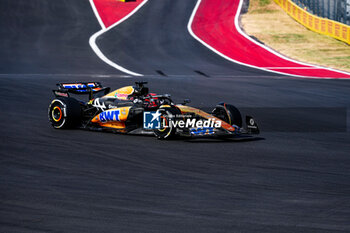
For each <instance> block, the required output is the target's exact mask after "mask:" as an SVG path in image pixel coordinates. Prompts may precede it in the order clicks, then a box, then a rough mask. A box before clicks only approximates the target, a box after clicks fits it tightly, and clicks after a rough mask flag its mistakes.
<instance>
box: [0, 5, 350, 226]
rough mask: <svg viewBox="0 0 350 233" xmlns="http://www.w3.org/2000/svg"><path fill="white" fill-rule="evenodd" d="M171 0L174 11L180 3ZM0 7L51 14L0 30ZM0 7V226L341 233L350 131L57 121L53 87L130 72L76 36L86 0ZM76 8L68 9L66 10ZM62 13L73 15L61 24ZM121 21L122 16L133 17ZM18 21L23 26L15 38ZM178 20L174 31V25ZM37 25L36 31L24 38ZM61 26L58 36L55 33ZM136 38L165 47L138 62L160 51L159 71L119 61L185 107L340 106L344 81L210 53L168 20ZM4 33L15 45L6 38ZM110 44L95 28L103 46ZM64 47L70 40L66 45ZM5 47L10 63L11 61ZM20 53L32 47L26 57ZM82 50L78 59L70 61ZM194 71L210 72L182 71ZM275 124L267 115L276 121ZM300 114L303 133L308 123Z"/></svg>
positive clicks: (87, 13)
mask: <svg viewBox="0 0 350 233" xmlns="http://www.w3.org/2000/svg"><path fill="white" fill-rule="evenodd" d="M158 2H160V1H158ZM172 2H173V3H174V8H172V9H174V10H175V8H176V7H175V5H176V4H177V1H172ZM182 2H185V1H182ZM188 2H191V1H188ZM192 3H193V4H194V1H192ZM38 4H39V5H38ZM85 4H86V5H85ZM4 6H11V7H15V8H14V9H18V10H19V11H21V12H26V14H25V16H26V17H27V18H28V19H31V18H32V17H34V18H35V17H36V16H37V14H38V11H39V9H40V12H47V13H45V14H42V15H41V18H40V19H51V20H49V21H44V20H39V19H37V20H38V21H37V23H36V24H35V25H31V24H29V23H24V22H26V20H24V19H23V21H22V20H20V21H21V22H22V23H23V24H19V23H18V24H17V23H15V24H16V25H18V27H17V28H16V29H13V30H12V29H11V28H10V27H8V28H6V27H5V28H4V25H6V22H4V20H5V21H6V20H8V21H9V22H8V23H11V22H13V21H10V18H9V19H7V18H6V17H3V15H4V14H7V15H10V14H8V11H10V10H9V9H8V8H6V7H4ZM29 6H31V8H30V7H29ZM39 6H40V7H39ZM28 7H29V8H28ZM23 8H26V9H23ZM187 8H191V9H192V6H191V4H189V3H188V4H187V1H186V3H184V4H183V9H182V11H181V12H183V15H182V13H181V12H180V11H179V15H177V18H176V19H175V21H176V20H179V21H181V20H183V21H186V20H187V17H188V13H189V12H190V10H191V9H187ZM0 9H1V14H0V15H1V17H2V20H1V21H0V22H1V46H2V47H1V61H2V62H4V63H2V64H1V68H0V69H1V73H2V74H1V75H0V76H1V77H0V106H1V110H2V113H1V114H0V129H1V140H0V155H1V157H0V158H1V160H0V161H1V162H0V232H6V233H10V232H293V233H294V232H317V233H319V232H322V233H323V232H332V233H333V232H349V231H350V224H349V221H348V220H349V218H350V159H349V154H350V146H349V145H350V135H349V132H348V129H347V130H346V129H344V131H345V132H341V131H339V132H317V131H316V132H277V131H273V130H265V131H264V128H265V129H266V124H265V123H264V122H265V121H264V119H263V118H258V119H257V120H258V121H259V123H260V125H261V128H262V130H263V133H262V134H261V137H263V138H264V140H257V141H247V142H234V141H218V140H190V141H188V140H173V141H159V140H156V139H155V138H153V137H144V136H127V135H118V134H110V133H99V132H90V131H80V130H54V129H52V128H51V127H50V126H49V124H48V120H47V116H46V114H47V106H48V104H49V103H50V99H52V93H51V91H50V90H51V89H52V88H54V86H55V83H57V82H59V81H73V80H86V79H88V80H92V79H94V80H96V81H101V82H102V83H103V84H104V85H106V86H111V87H112V88H118V87H120V86H124V85H129V84H130V83H132V82H134V81H135V80H140V78H137V79H136V78H132V77H124V76H121V75H120V74H118V71H114V70H111V68H109V67H108V66H107V65H105V64H104V63H102V62H100V61H99V60H98V58H97V57H96V58H95V57H94V56H93V53H92V51H91V49H90V47H89V46H88V43H87V41H88V38H89V36H90V35H89V33H90V32H91V34H92V33H94V32H95V30H96V31H97V30H99V27H98V24H97V21H96V19H95V18H94V15H93V12H92V11H91V9H89V3H88V1H86V2H84V1H80V0H75V1H73V0H71V1H69V4H68V1H46V2H42V1H30V3H29V1H16V3H15V2H14V1H12V0H11V1H10V0H7V1H4V0H2V1H1V2H0ZM52 9H55V10H54V11H53V10H52ZM78 9H81V10H78ZM157 10H158V11H155V12H154V13H155V14H153V17H159V18H163V17H166V15H162V14H161V13H159V12H162V11H161V10H162V8H161V5H160V6H159V9H157ZM53 12H55V13H54V14H53ZM67 12H70V13H67ZM73 12H74V13H76V14H78V15H79V17H78V16H77V17H73V15H74V14H73ZM157 12H158V13H157ZM156 13H157V14H156ZM180 13H181V14H180ZM66 14H68V15H71V16H72V17H71V18H70V17H66V18H65V20H59V19H62V16H66ZM11 15H12V14H11ZM13 15H15V16H17V17H15V18H13V19H11V20H15V19H18V20H19V19H20V18H21V17H22V14H13ZM20 16H21V17H20ZM135 16H136V15H135ZM180 16H181V17H180ZM182 17H184V18H186V19H182ZM69 20H71V21H72V24H70V23H68V21H69ZM130 20H131V22H129V21H128V24H129V23H132V22H133V20H132V18H130ZM76 21H80V23H79V24H78V25H77V24H75V23H74V22H76ZM34 22H35V21H34ZM130 25H131V24H130ZM179 25H181V24H179ZM51 27H52V28H55V29H59V28H60V29H63V28H65V29H67V30H68V31H69V32H70V33H73V32H74V33H77V34H76V35H79V36H78V37H70V36H69V34H65V33H63V31H62V30H61V31H60V32H59V33H58V32H57V31H56V30H49V28H51ZM24 30H27V31H26V32H27V33H26V34H21V33H22V32H23V31H24ZM124 30H126V31H132V30H133V29H131V28H128V27H126V26H125V28H124V29H123V30H122V31H121V32H120V33H121V34H122V35H124V34H127V33H128V32H126V31H124ZM177 30H178V32H179V33H175V34H172V33H174V31H177ZM77 31H78V32H79V33H82V34H79V33H78V32H77ZM181 32H182V31H181ZM38 33H39V34H41V36H40V38H42V40H39V39H38V38H37V37H35V36H37V34H38ZM62 33H63V34H64V35H65V36H59V35H60V34H62ZM74 33H73V34H74ZM111 33H116V34H115V35H117V34H118V33H117V32H114V31H113V32H111ZM169 33H170V34H172V35H171V36H177V37H178V38H177V40H176V41H182V42H181V43H183V44H184V45H187V46H188V47H187V48H186V50H182V52H181V51H176V50H175V49H174V48H172V49H170V48H169V50H168V47H167V46H165V45H163V43H162V40H161V38H162V37H165V38H170V37H171V36H170V35H168V34H169ZM16 34H19V35H18V36H15V35H16ZM46 34H47V35H46ZM11 36H14V37H11ZM85 36H86V37H85ZM109 36H110V35H107V36H106V37H109ZM111 38H112V37H111ZM136 39H137V40H139V41H141V42H142V41H143V42H142V43H144V45H147V46H149V47H150V49H149V50H146V51H145V52H152V50H151V47H152V46H155V48H156V50H157V48H160V47H162V46H165V47H166V48H167V49H166V50H164V54H166V53H167V52H171V51H173V53H170V54H169V56H168V57H167V56H166V55H164V56H163V57H162V58H163V59H159V60H158V58H156V56H155V57H151V58H150V60H151V61H152V62H150V63H146V64H156V61H159V62H160V65H159V67H152V66H151V65H145V66H144V67H143V66H141V65H140V63H141V62H140V61H139V60H138V59H140V60H143V59H144V57H145V56H146V54H137V51H138V48H139V47H138V48H135V49H134V52H135V53H136V54H134V55H133V56H137V57H134V59H131V57H130V58H129V57H128V56H127V55H123V56H124V57H125V61H127V63H128V64H130V66H132V67H134V68H140V69H143V70H144V71H147V72H149V73H150V74H152V72H153V71H154V70H155V69H161V70H163V71H164V72H165V73H169V74H172V75H171V76H167V77H165V76H161V75H158V76H156V75H155V76H146V77H144V78H143V79H144V80H146V81H149V86H150V88H151V90H153V91H154V92H156V93H171V94H172V96H173V97H174V99H178V100H181V99H183V98H191V99H192V103H191V105H193V106H197V107H208V106H213V105H215V104H216V103H217V102H220V101H222V100H225V101H228V102H230V103H233V104H236V105H237V106H238V107H242V108H248V107H251V108H261V107H279V108H281V107H284V108H286V107H306V108H308V107H343V108H348V107H349V106H350V98H349V88H350V83H349V82H348V81H346V80H312V79H297V78H289V77H282V76H270V74H266V73H263V74H262V73H260V71H253V70H246V68H244V67H237V66H236V65H234V64H230V63H227V62H226V61H222V62H221V63H220V60H219V59H218V58H216V57H215V56H214V55H213V54H211V53H210V52H209V51H206V50H205V48H203V50H202V49H201V47H200V45H199V44H197V43H196V41H193V39H191V38H190V37H188V35H187V34H183V35H182V34H180V29H177V28H173V29H172V30H170V29H169V30H167V31H164V30H162V33H161V35H160V40H155V41H153V40H150V41H149V40H146V39H144V40H143V39H142V38H136ZM136 39H135V40H136ZM37 40H39V42H37ZM115 40H117V41H118V40H119V39H115ZM10 41H11V43H13V46H12V47H11V46H10V47H9V46H6V45H4V44H5V43H9V42H10ZM73 41H74V43H73ZM157 41H158V42H157ZM33 42H36V43H33ZM107 42H108V41H105V38H103V43H106V44H108V43H107ZM141 42H140V43H141ZM103 43H102V41H101V44H103ZM41 44H43V46H44V45H45V46H44V48H46V49H43V51H44V53H43V54H41V55H40V54H39V55H38V54H37V53H35V52H36V51H37V48H38V47H39V48H40V45H41ZM67 44H70V45H71V46H69V48H66V47H65V46H66V45H67ZM188 44H191V45H192V46H193V47H192V46H190V45H188ZM175 45H176V43H175V44H174V46H175ZM106 46H107V45H106ZM118 46H119V44H118ZM163 48H164V47H163ZM124 49H125V51H127V49H128V48H124V47H122V48H121V50H122V51H124ZM130 49H132V48H130ZM50 51H52V53H50ZM189 51H190V52H189ZM13 53H15V54H17V58H18V59H16V60H13V58H12V57H11V56H10V54H13ZM30 53H34V55H33V56H30V57H28V56H26V55H28V54H30ZM81 53H82V54H83V55H84V56H83V58H84V59H85V60H84V65H83V64H81V63H80V62H78V61H77V59H79V57H80V56H82V54H81ZM197 53H199V55H198V54H197ZM50 54H52V56H50ZM111 54H114V53H111ZM186 54H187V56H188V57H190V58H191V59H193V62H191V65H189V66H185V67H183V65H182V63H180V64H179V63H178V66H176V67H175V66H174V63H173V61H180V60H181V59H188V61H191V60H190V58H187V56H186ZM130 56H131V55H130ZM177 56H180V57H181V59H179V58H177ZM198 59H199V61H198ZM143 61H147V60H146V59H144V60H143ZM168 61H171V62H169V63H168ZM41 62H42V63H44V64H45V66H44V65H43V67H42V66H41V65H40V63H41ZM202 63H206V64H205V65H203V64H202ZM3 64H6V65H3ZM69 64H72V65H69ZM209 64H212V65H209ZM32 65H33V66H32ZM35 65H38V67H35ZM197 65H198V66H197ZM201 65H202V66H201ZM81 66H83V67H81ZM206 67H211V68H210V69H209V68H208V69H205V68H206ZM217 67H222V69H218V70H217V69H216V68H217ZM236 68H237V70H236ZM176 69H179V70H178V73H177V72H176V73H175V71H176ZM180 69H182V70H180ZM194 69H198V70H202V72H206V73H208V74H209V77H205V76H203V75H199V74H196V73H194V72H192V70H194ZM180 71H181V72H180ZM220 71H222V72H220ZM28 73H36V74H28ZM100 74H105V76H101V75H100ZM347 118H348V117H347ZM282 120H283V119H279V118H276V119H275V121H276V124H278V123H279V122H281V121H282ZM296 120H297V119H296ZM312 120H313V121H314V123H315V124H320V125H322V124H323V123H330V124H331V122H330V121H329V119H326V118H325V117H324V116H319V115H315V116H314V118H313V119H312ZM347 120H349V119H347ZM298 123H299V124H298V126H297V127H299V129H302V128H303V125H304V124H305V122H303V121H299V122H298Z"/></svg>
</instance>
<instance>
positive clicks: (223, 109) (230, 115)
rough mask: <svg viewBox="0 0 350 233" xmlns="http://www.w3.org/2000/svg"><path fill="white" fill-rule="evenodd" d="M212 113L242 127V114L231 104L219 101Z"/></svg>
mask: <svg viewBox="0 0 350 233" xmlns="http://www.w3.org/2000/svg"><path fill="white" fill-rule="evenodd" d="M212 115H213V116H215V117H217V118H219V119H220V120H223V121H225V122H226V123H228V124H230V125H236V126H238V127H242V115H241V113H240V112H239V110H238V109H237V108H236V107H235V106H233V105H231V104H226V103H219V104H218V105H217V106H216V107H215V108H214V110H213V111H212Z"/></svg>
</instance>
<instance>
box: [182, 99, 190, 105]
mask: <svg viewBox="0 0 350 233" xmlns="http://www.w3.org/2000/svg"><path fill="white" fill-rule="evenodd" d="M188 103H191V100H190V99H184V102H183V103H182V104H183V105H186V104H188Z"/></svg>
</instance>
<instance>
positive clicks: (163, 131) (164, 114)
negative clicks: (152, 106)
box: [153, 108, 181, 140]
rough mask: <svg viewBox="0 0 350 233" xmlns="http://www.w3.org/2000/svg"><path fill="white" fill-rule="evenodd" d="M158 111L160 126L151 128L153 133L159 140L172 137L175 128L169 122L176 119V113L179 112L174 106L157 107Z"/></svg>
mask: <svg viewBox="0 0 350 233" xmlns="http://www.w3.org/2000/svg"><path fill="white" fill-rule="evenodd" d="M159 112H160V113H161V116H160V120H161V126H160V128H159V129H154V130H153V132H154V135H155V136H156V137H157V139H160V140H163V139H171V138H174V136H175V134H176V128H175V127H173V126H172V124H170V123H169V122H170V121H174V120H176V115H177V114H181V112H180V111H179V110H178V109H176V108H163V109H159Z"/></svg>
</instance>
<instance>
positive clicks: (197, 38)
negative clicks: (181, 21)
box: [187, 0, 350, 79]
mask: <svg viewBox="0 0 350 233" xmlns="http://www.w3.org/2000/svg"><path fill="white" fill-rule="evenodd" d="M201 2H202V0H198V1H197V4H196V6H195V8H194V9H193V12H192V15H191V17H190V20H189V22H188V24H187V30H188V31H189V33H190V34H191V36H192V37H194V38H195V39H196V40H198V41H199V42H200V43H201V44H203V45H204V46H205V47H207V48H208V49H210V50H211V51H213V52H214V53H216V54H218V55H219V56H221V57H223V58H225V59H226V60H229V61H231V62H234V63H237V64H240V65H243V66H248V67H251V68H255V69H260V70H264V71H267V72H272V73H277V74H283V75H288V76H294V77H300V78H311V79H343V78H332V77H329V78H328V77H307V76H301V75H294V74H288V73H284V72H279V71H274V70H270V69H279V68H281V67H268V68H269V69H267V68H264V67H258V66H254V65H250V64H247V63H243V62H240V61H237V60H234V59H232V58H230V57H228V56H226V55H224V54H222V53H221V52H219V51H217V50H216V49H215V48H213V47H211V46H210V45H208V44H207V43H205V42H204V41H203V40H201V39H200V38H199V37H198V36H197V35H196V34H194V32H193V31H192V22H193V19H194V17H195V15H196V13H197V10H198V7H199V5H200V4H201ZM242 5H243V0H240V2H239V6H238V9H237V12H236V15H235V27H236V29H237V31H238V32H239V33H240V34H241V35H242V36H244V37H245V38H247V39H248V40H250V41H251V42H253V43H255V44H257V45H258V46H260V47H262V48H264V49H265V50H267V51H269V52H271V53H273V54H275V55H276V56H278V57H280V58H282V59H285V60H288V61H291V62H294V63H297V64H301V65H307V66H312V67H315V69H326V70H331V71H335V72H338V73H343V74H346V75H350V73H347V72H343V71H338V70H335V69H332V68H325V67H321V66H315V65H311V64H307V63H303V62H298V61H295V60H292V59H290V58H287V57H285V56H283V55H281V54H279V53H277V52H276V51H273V50H272V49H270V48H268V47H266V46H264V45H262V44H260V43H258V42H257V41H255V40H253V39H252V38H250V37H249V36H248V35H247V34H245V33H244V32H243V31H242V30H241V28H240V26H239V16H240V12H241V9H242ZM312 67H310V68H312ZM344 79H347V78H344Z"/></svg>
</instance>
